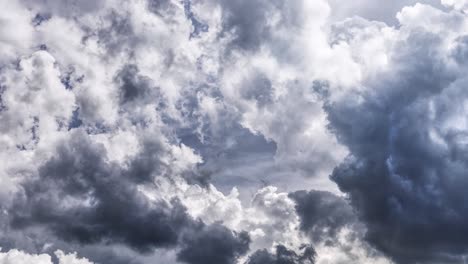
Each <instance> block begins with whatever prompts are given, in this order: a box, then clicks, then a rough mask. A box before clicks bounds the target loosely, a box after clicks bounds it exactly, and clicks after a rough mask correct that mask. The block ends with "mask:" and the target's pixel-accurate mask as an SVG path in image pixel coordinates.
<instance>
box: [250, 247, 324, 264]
mask: <svg viewBox="0 0 468 264" xmlns="http://www.w3.org/2000/svg"><path fill="white" fill-rule="evenodd" d="M302 250H303V252H302V254H297V253H296V252H294V251H292V250H290V249H288V248H287V247H285V246H283V245H278V246H276V248H275V253H274V254H272V253H270V252H268V251H267V250H265V249H262V250H258V251H256V252H255V253H253V254H252V255H251V256H250V257H249V260H248V262H247V264H298V263H304V264H314V263H315V256H316V253H315V250H314V248H313V247H311V246H302Z"/></svg>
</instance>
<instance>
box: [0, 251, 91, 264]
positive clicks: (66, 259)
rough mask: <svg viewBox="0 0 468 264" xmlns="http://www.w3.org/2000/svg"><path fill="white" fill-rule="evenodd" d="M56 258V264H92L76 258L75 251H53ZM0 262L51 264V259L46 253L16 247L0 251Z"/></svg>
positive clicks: (3, 263) (10, 263)
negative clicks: (36, 253)
mask: <svg viewBox="0 0 468 264" xmlns="http://www.w3.org/2000/svg"><path fill="white" fill-rule="evenodd" d="M55 255H56V257H57V258H58V264H93V263H92V262H89V261H88V260H87V259H85V258H82V259H80V258H78V257H77V256H76V253H71V254H65V253H63V252H62V251H60V250H57V251H56V252H55ZM0 263H1V264H32V263H35V264H52V259H51V257H50V255H48V254H40V255H34V254H27V253H25V252H23V251H18V250H16V249H13V250H10V251H8V252H0Z"/></svg>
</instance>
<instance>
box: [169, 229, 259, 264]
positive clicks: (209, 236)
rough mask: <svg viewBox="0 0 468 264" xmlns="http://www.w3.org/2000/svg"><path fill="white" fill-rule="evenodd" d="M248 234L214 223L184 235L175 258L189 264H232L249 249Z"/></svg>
mask: <svg viewBox="0 0 468 264" xmlns="http://www.w3.org/2000/svg"><path fill="white" fill-rule="evenodd" d="M249 243H250V237H249V235H248V233H246V232H241V233H239V234H237V233H233V232H232V231H231V230H229V229H228V228H226V227H224V226H222V225H220V224H218V223H215V224H212V225H209V226H204V227H200V228H196V229H193V230H191V231H190V232H187V233H184V235H183V238H182V243H181V245H180V247H181V249H180V251H179V253H178V254H177V258H178V259H179V260H181V261H184V262H186V263H189V264H218V263H219V264H234V263H236V260H237V259H238V258H239V257H240V256H242V255H244V254H245V253H246V252H247V250H248V249H249Z"/></svg>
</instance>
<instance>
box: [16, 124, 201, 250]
mask: <svg viewBox="0 0 468 264" xmlns="http://www.w3.org/2000/svg"><path fill="white" fill-rule="evenodd" d="M145 158H147V157H145ZM136 162H137V164H138V165H137V166H139V167H143V166H150V165H153V163H149V162H143V163H142V162H140V160H139V159H137V160H136ZM130 167H132V166H130ZM131 172H134V173H133V174H132V173H131ZM153 172H154V171H153V170H148V169H140V170H129V171H124V170H121V169H120V167H119V166H118V165H117V164H112V162H107V161H106V152H105V150H104V149H103V147H102V146H99V145H93V143H91V142H90V141H89V139H88V138H87V136H85V135H84V134H83V133H81V132H75V133H74V134H73V136H72V138H71V140H70V141H67V142H63V143H62V144H60V145H59V146H58V149H57V154H56V155H55V156H54V157H52V158H51V159H50V160H49V161H48V162H47V163H46V164H44V166H42V167H41V168H40V172H39V178H38V179H37V180H32V181H29V182H25V183H24V184H23V188H24V193H23V194H22V195H19V197H18V199H17V200H16V202H15V204H14V205H13V208H12V210H11V213H12V216H11V217H12V220H11V224H12V226H13V227H15V228H26V227H28V226H41V225H43V226H46V227H47V228H48V229H50V230H51V231H52V232H53V233H55V234H56V235H57V236H58V237H60V238H62V239H64V240H70V241H77V242H80V243H85V244H86V243H98V242H110V243H123V244H128V245H129V246H131V247H132V248H134V249H136V250H139V251H142V252H148V251H151V250H152V248H153V247H169V246H174V245H176V244H177V241H178V235H179V233H180V232H181V231H182V229H183V228H184V227H186V226H190V225H192V224H195V222H194V220H192V219H191V218H190V217H189V216H188V215H187V213H186V210H185V208H184V207H183V206H182V205H181V204H180V202H178V201H177V200H173V201H172V202H171V203H165V202H158V203H154V204H153V203H150V202H149V201H148V200H147V198H145V197H143V194H141V193H140V192H139V191H137V189H136V187H137V186H136V183H137V182H143V181H145V182H149V179H150V178H151V176H149V175H145V173H147V174H151V173H153Z"/></svg>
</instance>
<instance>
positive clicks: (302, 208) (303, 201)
mask: <svg viewBox="0 0 468 264" xmlns="http://www.w3.org/2000/svg"><path fill="white" fill-rule="evenodd" d="M289 196H290V197H291V198H292V199H294V201H295V202H296V212H297V213H298V215H299V217H300V218H301V229H302V230H303V231H305V232H308V233H309V234H310V235H311V237H312V239H313V240H314V241H324V240H328V241H332V240H333V238H334V237H336V236H337V233H338V232H339V231H340V230H341V229H342V228H345V227H349V226H353V225H355V224H356V222H357V218H356V215H355V214H354V212H353V209H352V208H351V207H350V206H349V204H348V203H347V202H346V201H345V200H344V199H342V198H340V197H338V196H336V195H334V194H332V193H329V192H322V191H310V192H307V191H297V192H294V193H291V194H289Z"/></svg>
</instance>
